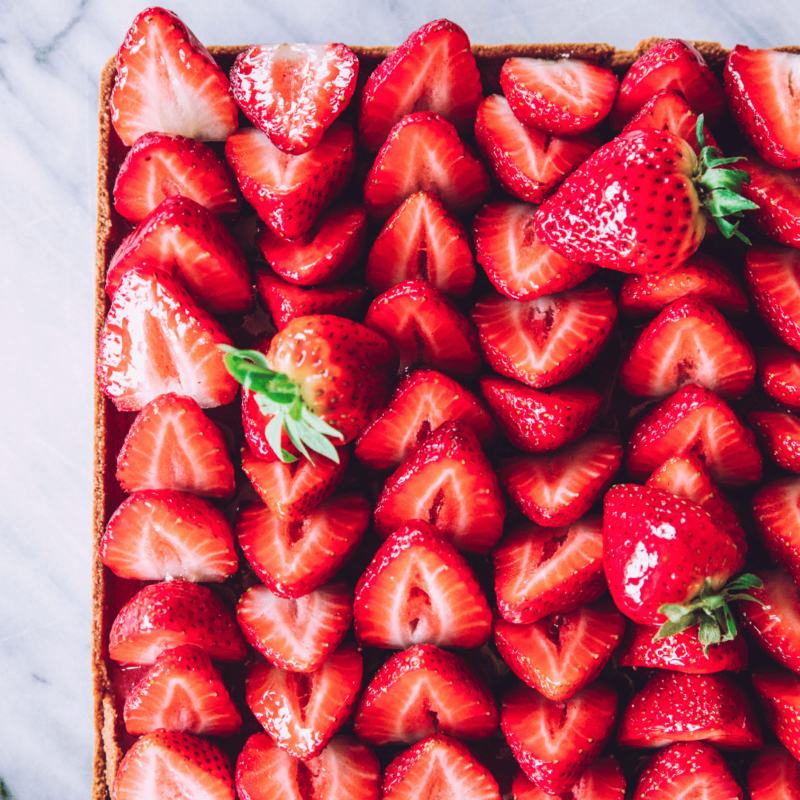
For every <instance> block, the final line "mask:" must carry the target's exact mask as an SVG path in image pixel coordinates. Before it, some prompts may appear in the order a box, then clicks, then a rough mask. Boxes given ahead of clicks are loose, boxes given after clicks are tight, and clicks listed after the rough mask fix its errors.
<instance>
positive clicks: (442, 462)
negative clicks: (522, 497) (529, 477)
mask: <svg viewBox="0 0 800 800" xmlns="http://www.w3.org/2000/svg"><path fill="white" fill-rule="evenodd" d="M505 515H506V508H505V501H504V500H503V494H502V492H501V490H500V484H499V483H498V481H497V477H496V475H495V474H494V470H493V469H492V465H491V464H490V463H489V459H488V458H486V456H485V455H484V454H483V451H482V450H481V446H480V442H479V441H478V437H477V436H476V435H475V434H474V433H473V432H472V430H471V429H470V428H468V427H467V426H466V425H465V424H464V423H463V422H446V423H444V424H443V425H441V426H440V427H439V428H437V429H436V431H434V432H433V433H432V434H430V435H429V436H428V437H427V438H426V439H425V441H423V442H422V444H421V445H420V446H419V447H417V449H416V450H414V451H413V452H412V453H411V455H410V456H409V457H408V458H407V459H406V460H405V461H404V462H403V463H402V464H401V465H400V467H399V468H398V469H397V470H396V471H395V472H394V473H393V474H392V475H391V476H390V477H389V478H388V479H387V480H386V483H385V484H384V486H383V490H382V491H381V494H380V496H379V497H378V500H377V502H376V504H375V531H376V532H377V534H378V535H379V536H384V537H386V536H389V535H390V534H392V533H393V532H394V531H396V530H397V528H399V527H400V526H401V525H402V524H403V523H404V522H409V521H410V520H423V521H425V522H428V523H430V524H431V525H433V526H434V527H435V528H436V530H437V531H439V533H441V534H442V535H443V536H444V537H445V538H446V539H448V540H449V541H451V542H452V543H453V544H454V545H455V546H456V547H457V548H458V549H459V550H468V551H470V552H474V553H488V552H489V550H491V549H492V547H494V545H495V544H496V542H497V540H498V539H499V538H500V535H501V533H502V531H503V520H504V519H505Z"/></svg>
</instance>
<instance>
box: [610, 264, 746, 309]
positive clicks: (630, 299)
mask: <svg viewBox="0 0 800 800" xmlns="http://www.w3.org/2000/svg"><path fill="white" fill-rule="evenodd" d="M683 297H693V298H696V299H697V300H702V301H703V302H705V303H709V304H710V305H712V306H714V308H716V309H718V310H719V311H722V312H723V313H725V314H731V315H736V316H741V315H742V314H746V313H747V309H748V307H749V305H750V303H749V301H748V299H747V294H746V293H745V290H744V287H743V286H742V285H741V283H740V282H739V280H738V279H737V278H736V277H734V275H733V273H732V272H730V271H729V270H728V269H727V268H726V267H723V266H722V264H720V263H719V261H717V260H716V259H714V258H711V256H707V255H706V254H705V253H695V254H694V255H691V256H689V258H687V259H686V261H684V262H683V263H682V264H680V265H679V266H677V267H675V268H674V269H671V270H667V271H666V272H664V271H660V270H659V271H657V272H650V273H648V274H646V275H629V276H628V277H626V278H625V282H624V283H623V284H622V288H621V289H620V293H619V311H620V314H624V315H625V316H628V317H640V316H641V317H643V316H648V315H650V314H655V313H656V312H658V311H661V309H662V308H666V307H667V306H668V305H669V304H670V303H673V302H675V301H676V300H680V299H681V298H683Z"/></svg>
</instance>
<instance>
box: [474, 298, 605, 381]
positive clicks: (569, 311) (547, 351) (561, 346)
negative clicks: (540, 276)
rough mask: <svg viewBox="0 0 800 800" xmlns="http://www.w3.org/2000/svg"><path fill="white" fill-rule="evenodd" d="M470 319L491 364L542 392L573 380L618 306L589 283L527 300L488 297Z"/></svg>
mask: <svg viewBox="0 0 800 800" xmlns="http://www.w3.org/2000/svg"><path fill="white" fill-rule="evenodd" d="M471 316H472V321H473V322H474V323H475V325H476V326H477V328H478V337H479V339H480V344H481V351H482V352H483V357H484V359H485V360H486V361H487V362H488V364H489V366H491V367H492V369H494V370H496V371H497V372H499V373H500V374H501V375H506V376H508V377H509V378H515V379H516V380H520V381H522V382H523V383H527V384H528V385H529V386H533V387H534V388H536V389H541V388H545V387H547V386H553V385H554V384H557V383H562V382H563V381H566V380H568V379H569V378H572V377H573V376H574V375H577V374H578V373H579V372H580V371H581V370H582V369H583V368H584V367H585V366H587V365H588V364H589V362H591V361H592V360H593V359H594V357H595V356H596V355H597V354H598V353H599V352H600V350H601V349H602V347H603V345H604V344H605V343H606V339H608V337H609V335H610V334H611V329H612V328H613V327H614V322H615V321H616V318H617V306H616V303H615V302H614V296H613V295H612V294H611V292H610V291H609V290H608V289H607V288H606V287H605V286H600V285H598V284H590V285H588V286H583V287H580V288H578V289H571V290H570V291H567V292H559V293H557V294H550V295H546V296H545V297H538V298H536V299H535V300H529V301H527V302H519V301H517V300H511V299H509V298H507V297H502V296H501V295H499V294H494V293H492V294H488V295H486V296H485V297H483V298H482V299H481V300H479V301H478V303H477V305H476V306H475V308H473V310H472V314H471Z"/></svg>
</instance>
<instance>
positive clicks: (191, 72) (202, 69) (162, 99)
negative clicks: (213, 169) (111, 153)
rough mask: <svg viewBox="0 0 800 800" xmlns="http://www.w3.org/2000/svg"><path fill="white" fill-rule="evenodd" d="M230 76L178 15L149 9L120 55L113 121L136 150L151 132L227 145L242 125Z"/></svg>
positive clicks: (138, 19)
mask: <svg viewBox="0 0 800 800" xmlns="http://www.w3.org/2000/svg"><path fill="white" fill-rule="evenodd" d="M228 89H229V84H228V77H227V75H226V74H225V73H224V72H223V71H222V70H221V69H220V68H219V66H218V65H217V63H216V61H214V59H213V57H212V56H211V54H210V53H209V52H208V50H206V48H205V47H204V46H203V45H202V44H201V43H200V42H199V41H198V39H197V37H196V36H195V35H194V34H193V33H192V32H191V31H190V30H189V28H187V27H186V25H185V24H184V23H183V22H182V21H181V19H180V18H179V17H178V15H177V14H175V13H174V12H172V11H167V10H166V9H164V8H146V9H145V10H144V11H142V12H141V13H140V14H139V15H138V16H137V17H136V19H134V21H133V24H132V25H131V27H130V30H128V32H127V34H125V39H124V41H123V42H122V47H120V49H119V52H118V53H117V80H116V82H115V84H114V88H113V89H112V91H111V98H110V100H109V106H110V108H111V122H112V123H113V125H114V129H115V130H116V132H117V133H118V134H119V138H120V139H122V143H123V144H126V145H128V146H130V145H132V144H133V143H134V142H135V141H136V140H137V139H138V138H139V137H140V136H141V135H142V134H145V133H148V132H150V131H159V132H161V133H169V134H178V135H180V136H187V137H188V138H190V139H200V140H203V141H221V140H224V139H226V138H227V137H228V136H230V134H232V133H233V132H234V131H235V130H236V128H237V127H238V124H239V112H238V110H237V109H236V104H235V103H234V102H233V100H232V99H231V96H230V94H229V91H228Z"/></svg>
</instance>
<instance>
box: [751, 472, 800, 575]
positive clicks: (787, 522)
mask: <svg viewBox="0 0 800 800" xmlns="http://www.w3.org/2000/svg"><path fill="white" fill-rule="evenodd" d="M753 519H754V520H755V523H756V528H757V529H758V532H759V534H760V536H761V541H762V542H763V543H764V546H765V547H766V548H767V552H768V553H769V556H770V558H771V559H772V560H773V561H774V562H775V563H776V564H780V566H782V567H783V568H784V569H785V570H786V571H787V572H788V573H789V574H790V575H791V576H792V577H793V578H794V579H795V581H797V583H798V585H800V478H794V477H792V478H781V479H780V480H777V481H772V482H771V483H767V484H765V485H764V486H762V487H761V488H760V489H759V490H758V491H757V492H756V493H755V494H754V495H753Z"/></svg>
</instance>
